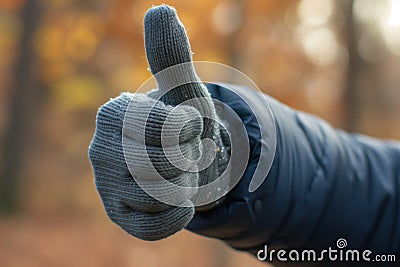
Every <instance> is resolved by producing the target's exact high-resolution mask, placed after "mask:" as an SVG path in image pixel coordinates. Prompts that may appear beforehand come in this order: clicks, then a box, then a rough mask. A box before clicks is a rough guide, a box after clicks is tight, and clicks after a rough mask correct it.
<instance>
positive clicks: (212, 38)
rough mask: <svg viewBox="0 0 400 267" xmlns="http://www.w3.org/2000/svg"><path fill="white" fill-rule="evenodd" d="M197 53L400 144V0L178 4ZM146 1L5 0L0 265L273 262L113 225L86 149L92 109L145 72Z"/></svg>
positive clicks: (187, 238) (0, 6)
mask: <svg viewBox="0 0 400 267" xmlns="http://www.w3.org/2000/svg"><path fill="white" fill-rule="evenodd" d="M162 2H164V3H167V4H171V5H174V6H175V7H176V8H177V10H178V13H179V15H180V17H181V19H182V21H183V23H184V24H185V25H186V27H187V30H188V33H189V35H190V40H191V43H192V49H193V51H194V52H195V55H194V59H195V60H207V61H216V62H221V63H225V64H228V65H231V66H233V67H235V68H237V69H239V70H241V71H242V72H244V73H246V74H247V75H248V76H250V78H252V79H253V80H254V81H255V82H256V83H257V84H258V86H259V87H260V88H261V89H262V90H263V91H264V92H265V93H268V94H270V95H272V96H273V97H275V98H277V99H279V100H280V101H283V102H285V103H287V104H289V105H291V106H293V107H295V108H298V109H301V110H304V111H307V112H311V113H314V114H317V115H319V116H321V117H323V118H325V119H326V120H328V121H329V122H330V123H332V124H333V125H334V126H336V127H341V128H345V129H347V130H350V131H360V132H363V133H366V134H370V135H373V136H377V137H382V138H397V139H400V105H399V103H400V0H380V1H376V0H354V1H353V0H284V1H278V0H266V1H256V0H249V1H244V0H222V1H211V0H192V1H187V0H178V1H167V0H164V1H162ZM162 2H161V1H145V0H136V1H135V0H113V1H109V0H86V1H78V0H0V144H1V145H0V266H3V267H11V266H26V267H31V266H59V267H62V266H86V267H87V266H189V265H190V266H193V267H195V266H215V267H217V266H218V267H224V266H233V267H239V266H265V265H263V264H260V263H258V262H257V261H256V260H255V259H254V258H252V257H250V256H249V255H247V254H245V253H239V252H235V251H233V250H231V249H229V248H227V247H226V246H224V245H223V244H222V243H221V242H219V241H213V240H210V239H207V238H203V237H199V236H195V235H193V234H191V233H188V232H186V231H185V232H182V233H179V234H177V235H175V236H173V237H171V238H169V239H168V240H164V241H161V242H157V243H147V242H143V241H140V240H138V239H136V238H132V237H130V236H128V235H127V234H125V233H124V232H123V231H122V230H120V229H119V228H118V227H116V226H115V225H113V224H112V223H111V222H110V221H109V220H108V219H107V218H106V215H105V213H104V212H103V209H102V205H101V202H100V199H99V197H98V195H97V193H96V191H95V187H94V184H93V175H92V172H91V168H90V164H89V161H88V158H87V148H88V146H89V143H90V140H91V138H92V134H93V132H94V128H95V120H94V119H95V115H96V112H97V108H98V107H99V106H100V105H101V104H103V103H104V102H106V101H107V100H108V99H109V98H110V97H115V96H117V95H118V94H119V93H120V92H122V91H129V90H132V91H135V90H136V88H138V86H140V85H141V84H142V83H143V82H144V81H145V80H146V79H147V78H148V77H150V72H149V71H147V62H146V58H145V53H144V49H143V37H142V34H143V29H142V27H143V25H142V20H143V15H144V13H145V11H146V10H147V9H148V8H149V7H150V6H151V5H152V4H154V5H155V4H161V3H162Z"/></svg>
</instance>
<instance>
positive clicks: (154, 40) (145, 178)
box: [89, 5, 229, 240]
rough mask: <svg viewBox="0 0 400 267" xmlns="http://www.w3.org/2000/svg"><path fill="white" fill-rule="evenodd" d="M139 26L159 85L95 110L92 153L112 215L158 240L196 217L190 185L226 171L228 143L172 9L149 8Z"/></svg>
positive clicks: (97, 180) (145, 237)
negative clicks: (222, 136)
mask: <svg viewBox="0 0 400 267" xmlns="http://www.w3.org/2000/svg"><path fill="white" fill-rule="evenodd" d="M144 27H145V30H144V34H145V48H146V55H147V59H148V62H149V66H150V70H151V72H152V74H153V75H154V76H155V78H156V80H157V83H158V88H157V90H155V91H152V92H151V93H149V94H148V95H143V94H131V93H124V94H122V95H120V96H119V97H117V98H115V99H112V100H110V101H109V102H107V103H106V104H104V105H103V106H102V107H100V109H99V112H98V114H97V118H96V132H95V135H94V137H93V140H92V143H91V145H90V147H89V158H90V161H91V164H92V168H93V172H94V176H95V184H96V187H97V190H98V192H99V194H100V196H101V199H102V201H103V204H104V208H105V210H106V212H107V215H108V216H109V217H110V219H111V220H112V221H113V222H115V223H116V224H118V225H119V226H120V227H122V228H123V229H124V230H125V231H126V232H128V233H130V234H131V235H134V236H136V237H138V238H141V239H143V240H159V239H162V238H166V237H168V236H170V235H172V234H174V233H176V232H178V231H180V230H181V229H183V228H184V227H185V226H186V225H187V224H188V223H189V222H190V220H191V219H192V218H193V215H194V212H195V207H194V206H193V205H191V203H192V200H193V198H194V197H196V190H195V189H196V187H198V186H201V185H205V184H208V183H210V182H212V181H214V180H215V179H216V178H217V177H218V175H219V174H220V173H221V172H222V171H223V170H224V168H225V167H226V164H227V161H228V160H229V155H228V154H227V152H226V151H227V149H226V146H229V144H226V142H225V143H224V142H223V141H222V139H221V129H220V125H219V123H218V117H217V115H216V113H215V108H214V104H213V101H212V99H211V97H210V95H209V93H208V91H207V89H206V87H205V85H204V84H203V83H202V82H201V80H200V79H199V77H198V76H197V74H196V72H195V70H194V66H193V63H192V52H191V49H190V44H189V41H188V38H187V35H186V31H185V28H184V26H183V25H182V23H181V22H180V20H179V18H178V16H177V14H176V11H175V9H173V8H171V7H169V6H167V5H161V6H156V7H153V8H151V9H150V10H149V11H148V12H147V13H146V15H145V19H144ZM164 179H165V180H167V181H168V182H170V183H172V184H173V185H177V186H180V187H179V188H187V190H178V189H176V187H169V186H168V183H164V182H165V180H164ZM163 181H164V182H163ZM143 185H145V187H143ZM146 188H147V189H146ZM149 191H151V192H156V194H159V195H160V196H161V198H157V197H154V195H152V194H149ZM162 199H173V201H170V202H169V201H162Z"/></svg>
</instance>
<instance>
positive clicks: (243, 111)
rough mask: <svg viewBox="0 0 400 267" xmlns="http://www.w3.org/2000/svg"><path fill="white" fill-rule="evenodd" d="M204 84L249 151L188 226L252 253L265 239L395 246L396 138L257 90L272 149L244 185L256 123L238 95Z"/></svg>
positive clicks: (399, 226)
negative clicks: (268, 116) (259, 172)
mask: <svg viewBox="0 0 400 267" xmlns="http://www.w3.org/2000/svg"><path fill="white" fill-rule="evenodd" d="M208 87H209V91H210V92H211V94H212V96H213V97H214V98H216V99H218V100H220V101H222V102H224V103H226V104H227V105H229V106H230V107H231V108H232V109H233V110H235V112H236V113H237V114H238V115H239V117H240V118H241V119H242V121H243V123H244V125H245V127H246V130H247V132H248V135H249V141H250V142H249V144H250V153H251V154H250V159H249V162H248V166H247V169H246V171H245V174H244V175H243V177H242V178H241V180H240V182H239V183H238V184H237V185H236V186H235V187H234V189H233V190H232V191H231V192H229V193H228V195H227V197H226V199H225V201H224V203H223V204H222V205H220V206H218V207H216V208H214V209H212V210H209V211H202V212H196V215H195V217H194V219H193V220H192V221H191V222H190V224H189V225H188V227H187V228H188V229H189V230H191V231H194V232H196V233H199V234H202V235H205V236H210V237H215V238H219V239H222V240H224V241H225V242H226V243H228V244H229V245H231V246H232V247H234V248H236V249H239V250H245V251H249V252H251V253H256V252H257V251H258V250H259V249H262V248H263V247H264V245H266V244H268V246H269V247H274V246H275V247H280V248H313V249H319V248H320V249H325V248H327V247H329V246H331V247H332V246H334V245H335V242H336V240H337V239H339V238H345V239H346V240H347V242H348V244H349V247H353V248H358V249H362V248H364V249H365V248H368V249H371V250H373V251H374V252H385V253H387V252H398V251H399V250H400V143H398V142H390V141H383V140H377V139H373V138H369V137H366V136H362V135H356V134H349V133H346V132H343V131H340V130H336V129H333V128H332V127H331V126H329V125H328V124H327V123H326V122H324V121H323V120H321V119H319V118H316V117H314V116H311V115H308V114H305V113H302V112H299V111H295V110H293V109H291V108H289V107H287V106H285V105H284V104H282V103H279V102H278V101H276V100H274V99H272V98H270V97H268V96H265V95H262V94H261V93H260V94H259V96H258V97H265V98H266V100H267V103H268V104H269V106H270V110H271V112H272V115H273V117H274V123H275V127H276V133H277V134H276V152H275V154H274V155H271V157H273V162H272V166H271V168H270V170H269V173H268V175H267V178H266V179H265V180H264V182H263V183H262V184H261V186H260V187H259V188H258V189H257V190H256V191H254V192H249V190H248V188H249V183H250V181H251V178H252V174H253V173H254V170H255V167H256V165H257V163H258V161H259V155H260V149H261V141H262V140H261V139H260V127H259V123H258V122H257V120H256V118H255V116H254V114H253V113H252V110H251V108H250V107H249V105H248V103H246V102H245V101H243V99H242V98H241V97H240V96H238V95H236V94H234V93H232V92H231V91H229V90H226V89H225V88H224V87H222V86H218V85H209V86H208ZM242 91H243V92H244V93H245V92H247V91H248V90H247V91H246V90H245V89H244V88H243V90H242ZM252 94H254V92H252ZM266 112H267V107H266ZM261 164H262V162H261Z"/></svg>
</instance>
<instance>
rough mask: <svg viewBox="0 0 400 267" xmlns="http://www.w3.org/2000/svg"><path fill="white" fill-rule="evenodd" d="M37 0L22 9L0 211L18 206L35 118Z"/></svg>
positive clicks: (4, 147) (0, 175) (0, 185)
mask: <svg viewBox="0 0 400 267" xmlns="http://www.w3.org/2000/svg"><path fill="white" fill-rule="evenodd" d="M39 14H40V10H39V4H38V0H29V1H26V4H25V6H24V7H23V9H22V11H21V19H22V24H23V33H22V37H21V40H20V46H19V47H20V53H19V57H18V59H17V60H16V64H15V72H14V77H13V83H12V88H11V94H10V99H9V102H8V103H9V109H8V114H9V115H8V120H7V125H6V128H5V133H4V139H3V142H4V143H3V144H2V149H1V151H0V152H1V153H2V155H1V158H2V160H3V164H2V169H1V170H0V215H10V214H13V213H15V212H16V211H17V210H18V207H19V205H18V204H19V203H18V201H19V197H18V185H19V183H20V180H21V168H22V166H23V164H22V163H23V162H22V161H23V158H24V152H25V151H24V150H25V147H26V145H27V141H28V139H29V135H30V128H31V127H30V126H31V125H32V120H33V118H34V113H35V108H36V102H37V96H38V86H37V77H36V75H35V68H34V61H35V59H34V57H35V56H34V49H33V39H34V34H35V31H36V29H37V27H38V24H39Z"/></svg>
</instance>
